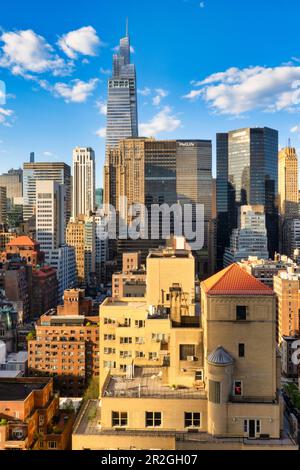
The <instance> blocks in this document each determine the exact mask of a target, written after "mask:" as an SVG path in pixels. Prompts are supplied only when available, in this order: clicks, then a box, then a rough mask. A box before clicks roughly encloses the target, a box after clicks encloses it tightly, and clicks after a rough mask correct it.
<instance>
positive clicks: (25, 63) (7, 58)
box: [0, 29, 73, 78]
mask: <svg viewBox="0 0 300 470" xmlns="http://www.w3.org/2000/svg"><path fill="white" fill-rule="evenodd" d="M0 42H2V45H1V51H2V53H1V52H0V67H5V68H8V69H9V70H10V71H11V72H12V73H13V74H14V75H22V76H23V77H24V78H33V76H32V75H31V74H32V73H34V74H39V73H44V72H51V73H52V74H53V75H55V76H58V75H67V74H69V73H70V71H71V70H72V66H73V64H72V63H71V62H68V63H67V62H65V61H64V60H63V59H62V58H61V57H59V56H58V55H57V54H55V53H54V50H53V48H52V46H50V44H48V43H47V41H46V40H45V39H44V38H43V37H42V36H39V35H38V34H36V33H35V32H34V31H32V30H31V29H28V30H24V31H14V32H5V33H3V34H2V35H1V36H0Z"/></svg>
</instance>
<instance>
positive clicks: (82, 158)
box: [72, 147, 96, 218]
mask: <svg viewBox="0 0 300 470" xmlns="http://www.w3.org/2000/svg"><path fill="white" fill-rule="evenodd" d="M95 181H96V171H95V152H94V150H93V149H91V148H80V147H76V148H75V149H74V150H73V198H72V203H73V210H72V217H73V218H75V217H78V216H82V215H83V216H85V215H90V213H92V212H94V211H95V190H96V185H95Z"/></svg>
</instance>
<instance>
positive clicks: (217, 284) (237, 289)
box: [201, 264, 274, 295]
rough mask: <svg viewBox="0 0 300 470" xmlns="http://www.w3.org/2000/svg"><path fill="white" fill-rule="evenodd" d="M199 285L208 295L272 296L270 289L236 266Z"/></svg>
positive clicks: (233, 265)
mask: <svg viewBox="0 0 300 470" xmlns="http://www.w3.org/2000/svg"><path fill="white" fill-rule="evenodd" d="M201 285H202V287H203V289H204V291H205V292H206V294H209V295H274V293H273V291H272V289H270V288H269V287H268V286H266V285H265V284H263V283H262V282H260V281H259V280H258V279H256V278H255V277H254V276H252V275H251V274H248V273H247V272H246V271H245V270H244V269H243V268H241V267H240V266H239V265H238V264H232V265H231V266H229V267H228V268H226V269H224V270H223V271H221V272H219V273H217V274H215V275H214V276H212V277H211V278H209V279H207V280H206V281H204V282H202V284H201Z"/></svg>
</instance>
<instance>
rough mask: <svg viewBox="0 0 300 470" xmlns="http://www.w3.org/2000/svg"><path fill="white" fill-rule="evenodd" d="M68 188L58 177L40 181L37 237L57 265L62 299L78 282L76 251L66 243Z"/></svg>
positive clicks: (49, 263)
mask: <svg viewBox="0 0 300 470" xmlns="http://www.w3.org/2000/svg"><path fill="white" fill-rule="evenodd" d="M65 191H66V188H65V186H64V185H61V184H59V183H57V182H56V181H53V180H50V181H36V239H37V241H38V243H39V244H40V247H41V250H42V251H43V252H44V253H45V261H46V263H47V264H48V265H49V266H52V267H53V268H55V269H56V272H57V280H58V298H59V300H61V298H62V296H63V293H64V291H65V290H66V289H69V288H70V287H73V286H74V284H75V251H74V248H73V247H70V246H66V245H65V229H66V216H65V208H66V201H65V199H66V198H65V196H66V192H65Z"/></svg>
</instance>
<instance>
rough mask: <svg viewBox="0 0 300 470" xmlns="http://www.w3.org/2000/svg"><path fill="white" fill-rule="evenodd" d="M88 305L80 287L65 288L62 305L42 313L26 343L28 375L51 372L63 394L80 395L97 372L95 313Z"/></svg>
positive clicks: (91, 306) (97, 317)
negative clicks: (33, 338)
mask: <svg viewBox="0 0 300 470" xmlns="http://www.w3.org/2000/svg"><path fill="white" fill-rule="evenodd" d="M92 308H93V304H92V300H91V299H89V298H86V297H85V291H84V290H76V289H74V290H67V291H65V294H64V305H61V306H58V307H57V309H55V310H50V311H49V312H47V313H46V314H45V315H42V317H41V318H40V320H39V321H38V322H37V325H36V339H35V340H32V341H29V344H28V353H29V358H28V366H29V373H30V375H32V376H41V375H48V376H55V387H56V388H57V389H58V390H59V391H60V393H61V395H62V396H65V397H81V396H82V395H83V393H84V390H85V388H86V386H87V385H88V383H89V381H90V380H91V378H92V377H98V376H99V316H93V315H92V313H93V311H92Z"/></svg>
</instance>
